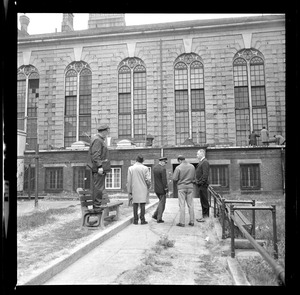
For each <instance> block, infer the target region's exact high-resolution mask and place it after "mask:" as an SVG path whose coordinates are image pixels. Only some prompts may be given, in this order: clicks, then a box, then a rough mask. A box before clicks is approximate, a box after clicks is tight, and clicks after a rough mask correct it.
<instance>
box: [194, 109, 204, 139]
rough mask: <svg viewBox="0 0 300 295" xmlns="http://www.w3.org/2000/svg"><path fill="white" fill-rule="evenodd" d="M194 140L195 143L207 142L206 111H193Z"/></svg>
mask: <svg viewBox="0 0 300 295" xmlns="http://www.w3.org/2000/svg"><path fill="white" fill-rule="evenodd" d="M192 130H193V132H192V140H193V142H194V143H199V144H205V143H206V127H205V112H204V111H198V112H195V111H194V112H192Z"/></svg>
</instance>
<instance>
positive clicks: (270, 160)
mask: <svg viewBox="0 0 300 295" xmlns="http://www.w3.org/2000/svg"><path fill="white" fill-rule="evenodd" d="M198 149H199V147H174V148H164V149H159V148H135V149H111V150H110V158H111V160H112V161H114V162H115V163H122V164H121V165H120V164H118V165H117V166H118V167H121V173H122V176H121V177H122V180H121V183H122V188H121V190H116V191H114V190H111V191H110V192H111V193H112V192H123V193H126V181H127V171H128V167H129V166H131V165H132V164H133V163H134V162H135V159H136V157H137V155H138V154H141V155H143V157H144V159H145V162H144V164H146V165H147V166H150V167H153V166H154V165H156V164H158V159H159V158H160V157H161V156H165V157H167V158H168V163H167V165H166V169H167V172H168V177H169V179H170V180H171V177H172V173H173V171H174V169H175V166H176V165H177V164H178V162H177V157H178V155H180V154H181V155H184V156H185V157H186V159H187V160H188V161H189V162H191V163H194V164H196V163H198V160H197V157H196V154H197V151H198ZM30 154H31V153H30V152H27V153H26V155H30ZM39 155H40V158H39V192H45V168H46V167H54V166H59V167H63V190H64V191H68V192H71V191H73V183H74V179H73V166H77V165H84V164H85V163H86V157H87V151H52V152H51V151H41V152H40V154H39ZM206 157H207V159H208V161H210V163H211V165H213V164H214V165H216V164H223V163H224V161H225V162H226V163H228V168H229V190H226V191H229V192H241V188H240V164H241V163H253V162H255V163H258V164H259V167H260V179H261V189H260V190H259V192H262V193H263V192H271V191H272V192H282V190H283V182H282V170H281V167H282V166H281V148H277V147H274V148H271V147H268V148H210V147H208V148H207V150H206ZM28 163H29V159H28V158H27V159H25V165H28ZM31 163H32V164H33V163H34V160H31ZM33 166H34V165H33ZM172 190H173V184H172V181H171V182H170V191H172Z"/></svg>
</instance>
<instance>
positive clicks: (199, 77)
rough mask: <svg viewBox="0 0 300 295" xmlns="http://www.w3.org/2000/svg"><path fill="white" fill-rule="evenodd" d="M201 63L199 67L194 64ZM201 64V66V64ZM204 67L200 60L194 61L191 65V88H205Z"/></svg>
mask: <svg viewBox="0 0 300 295" xmlns="http://www.w3.org/2000/svg"><path fill="white" fill-rule="evenodd" d="M196 64H199V67H193V65H196ZM200 65H201V66H200ZM203 88H204V78H203V67H202V64H201V63H200V62H193V63H192V65H191V89H203Z"/></svg>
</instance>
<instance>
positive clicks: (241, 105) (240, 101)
mask: <svg viewBox="0 0 300 295" xmlns="http://www.w3.org/2000/svg"><path fill="white" fill-rule="evenodd" d="M248 97H249V96H248V87H235V88H234V98H235V108H236V109H246V108H249V98H248Z"/></svg>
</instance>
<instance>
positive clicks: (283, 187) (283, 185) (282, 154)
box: [281, 148, 285, 193]
mask: <svg viewBox="0 0 300 295" xmlns="http://www.w3.org/2000/svg"><path fill="white" fill-rule="evenodd" d="M281 175H282V189H283V193H285V161H284V152H283V148H281Z"/></svg>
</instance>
